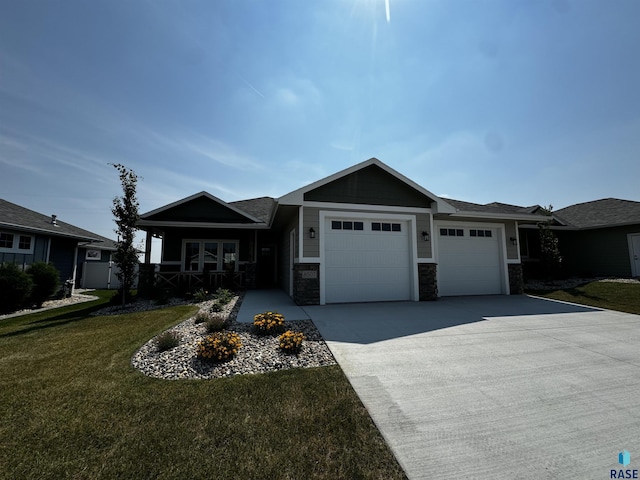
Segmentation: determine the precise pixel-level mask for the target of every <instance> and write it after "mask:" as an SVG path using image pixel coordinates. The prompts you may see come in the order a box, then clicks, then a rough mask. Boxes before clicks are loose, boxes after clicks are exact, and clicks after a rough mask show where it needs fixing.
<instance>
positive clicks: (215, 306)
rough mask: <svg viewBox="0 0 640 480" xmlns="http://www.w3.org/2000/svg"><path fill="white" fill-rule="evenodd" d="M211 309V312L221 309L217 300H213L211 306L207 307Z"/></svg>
mask: <svg viewBox="0 0 640 480" xmlns="http://www.w3.org/2000/svg"><path fill="white" fill-rule="evenodd" d="M209 310H211V311H212V312H213V313H218V312H221V311H222V305H220V304H219V303H218V302H217V301H215V302H213V304H212V305H211V308H210V309H209Z"/></svg>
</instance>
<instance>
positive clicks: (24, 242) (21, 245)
mask: <svg viewBox="0 0 640 480" xmlns="http://www.w3.org/2000/svg"><path fill="white" fill-rule="evenodd" d="M18 250H31V237H29V236H27V235H20V238H19V240H18Z"/></svg>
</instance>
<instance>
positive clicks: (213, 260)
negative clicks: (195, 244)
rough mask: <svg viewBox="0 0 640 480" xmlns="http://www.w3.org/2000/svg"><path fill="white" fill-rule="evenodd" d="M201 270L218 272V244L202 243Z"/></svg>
mask: <svg viewBox="0 0 640 480" xmlns="http://www.w3.org/2000/svg"><path fill="white" fill-rule="evenodd" d="M203 270H205V271H214V270H218V242H204V259H203Z"/></svg>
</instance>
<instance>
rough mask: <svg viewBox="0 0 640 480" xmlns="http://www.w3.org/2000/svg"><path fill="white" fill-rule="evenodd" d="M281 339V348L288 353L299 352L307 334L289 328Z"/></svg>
mask: <svg viewBox="0 0 640 480" xmlns="http://www.w3.org/2000/svg"><path fill="white" fill-rule="evenodd" d="M278 340H279V341H280V343H279V345H280V349H281V350H283V351H285V352H287V353H299V352H300V349H301V348H302V342H303V341H304V340H305V336H304V334H303V333H302V332H294V331H292V330H287V331H286V332H284V333H283V334H282V335H280V338H279V339H278Z"/></svg>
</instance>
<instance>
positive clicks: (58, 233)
mask: <svg viewBox="0 0 640 480" xmlns="http://www.w3.org/2000/svg"><path fill="white" fill-rule="evenodd" d="M113 251H115V243H114V242H113V241H112V240H110V239H108V238H105V237H102V236H100V235H97V234H95V233H92V232H89V231H87V230H84V229H82V228H79V227H76V226H74V225H71V224H69V223H66V222H63V221H60V220H59V219H58V218H57V216H56V215H50V216H49V215H43V214H41V213H38V212H34V211H33V210H29V209H28V208H25V207H22V206H20V205H16V204H15V203H11V202H8V201H7V200H2V199H0V263H15V264H17V265H19V266H20V267H21V268H22V269H23V270H24V269H26V268H27V267H28V266H29V265H31V264H32V263H34V262H46V263H52V264H53V265H54V266H55V267H56V268H57V269H58V271H59V272H60V281H61V282H64V281H66V280H68V279H71V280H73V282H74V285H75V284H76V279H79V278H80V276H79V271H80V269H81V267H82V264H83V263H84V262H104V263H108V262H109V261H110V260H111V253H112V252H113ZM105 287H106V285H105Z"/></svg>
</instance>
